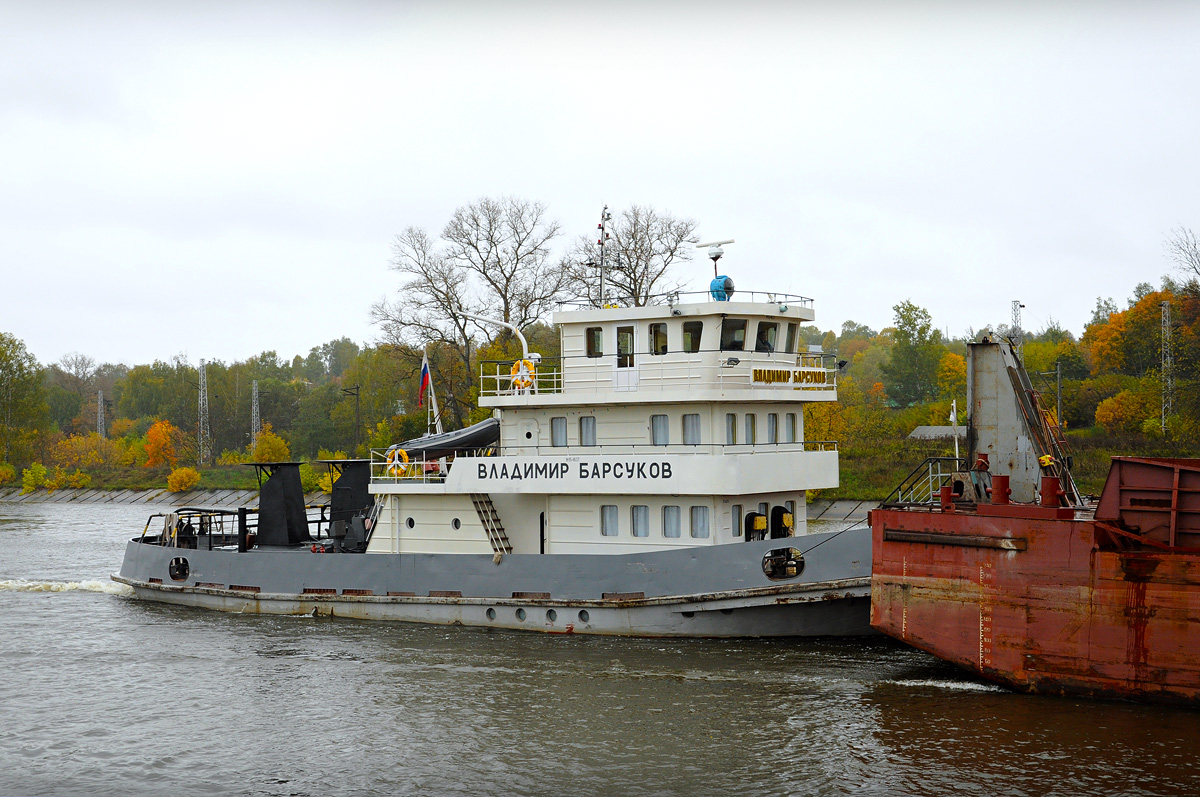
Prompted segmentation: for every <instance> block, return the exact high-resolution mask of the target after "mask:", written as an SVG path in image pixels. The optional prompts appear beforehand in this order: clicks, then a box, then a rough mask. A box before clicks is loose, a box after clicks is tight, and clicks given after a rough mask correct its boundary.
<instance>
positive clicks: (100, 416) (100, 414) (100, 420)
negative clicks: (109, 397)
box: [96, 390, 107, 437]
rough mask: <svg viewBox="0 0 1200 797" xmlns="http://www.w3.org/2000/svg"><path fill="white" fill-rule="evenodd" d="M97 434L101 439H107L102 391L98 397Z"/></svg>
mask: <svg viewBox="0 0 1200 797" xmlns="http://www.w3.org/2000/svg"><path fill="white" fill-rule="evenodd" d="M96 434H98V435H100V436H101V437H106V436H107V435H105V434H104V391H103V390H101V391H100V392H99V394H98V395H97V396H96Z"/></svg>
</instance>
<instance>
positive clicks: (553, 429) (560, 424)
mask: <svg viewBox="0 0 1200 797" xmlns="http://www.w3.org/2000/svg"><path fill="white" fill-rule="evenodd" d="M566 444H567V419H566V418H551V419H550V445H552V446H555V447H556V448H560V447H562V446H565V445H566Z"/></svg>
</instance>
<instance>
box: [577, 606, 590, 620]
mask: <svg viewBox="0 0 1200 797" xmlns="http://www.w3.org/2000/svg"><path fill="white" fill-rule="evenodd" d="M588 619H589V615H588V613H587V609H581V610H580V611H579V622H581V623H586V622H587V621H588Z"/></svg>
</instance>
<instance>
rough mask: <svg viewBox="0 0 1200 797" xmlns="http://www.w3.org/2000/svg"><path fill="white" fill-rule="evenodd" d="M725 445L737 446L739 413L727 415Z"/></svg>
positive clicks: (728, 413)
mask: <svg viewBox="0 0 1200 797" xmlns="http://www.w3.org/2000/svg"><path fill="white" fill-rule="evenodd" d="M725 445H727V446H736V445H737V413H736V412H727V413H725Z"/></svg>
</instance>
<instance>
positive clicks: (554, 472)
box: [476, 462, 673, 481]
mask: <svg viewBox="0 0 1200 797" xmlns="http://www.w3.org/2000/svg"><path fill="white" fill-rule="evenodd" d="M476 468H477V470H476V476H477V477H478V478H480V479H489V480H507V481H514V480H525V479H568V478H576V479H579V480H584V479H669V478H671V476H672V475H673V474H672V471H671V463H670V462H537V463H534V462H511V463H510V462H480V463H479V464H478V465H476Z"/></svg>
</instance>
